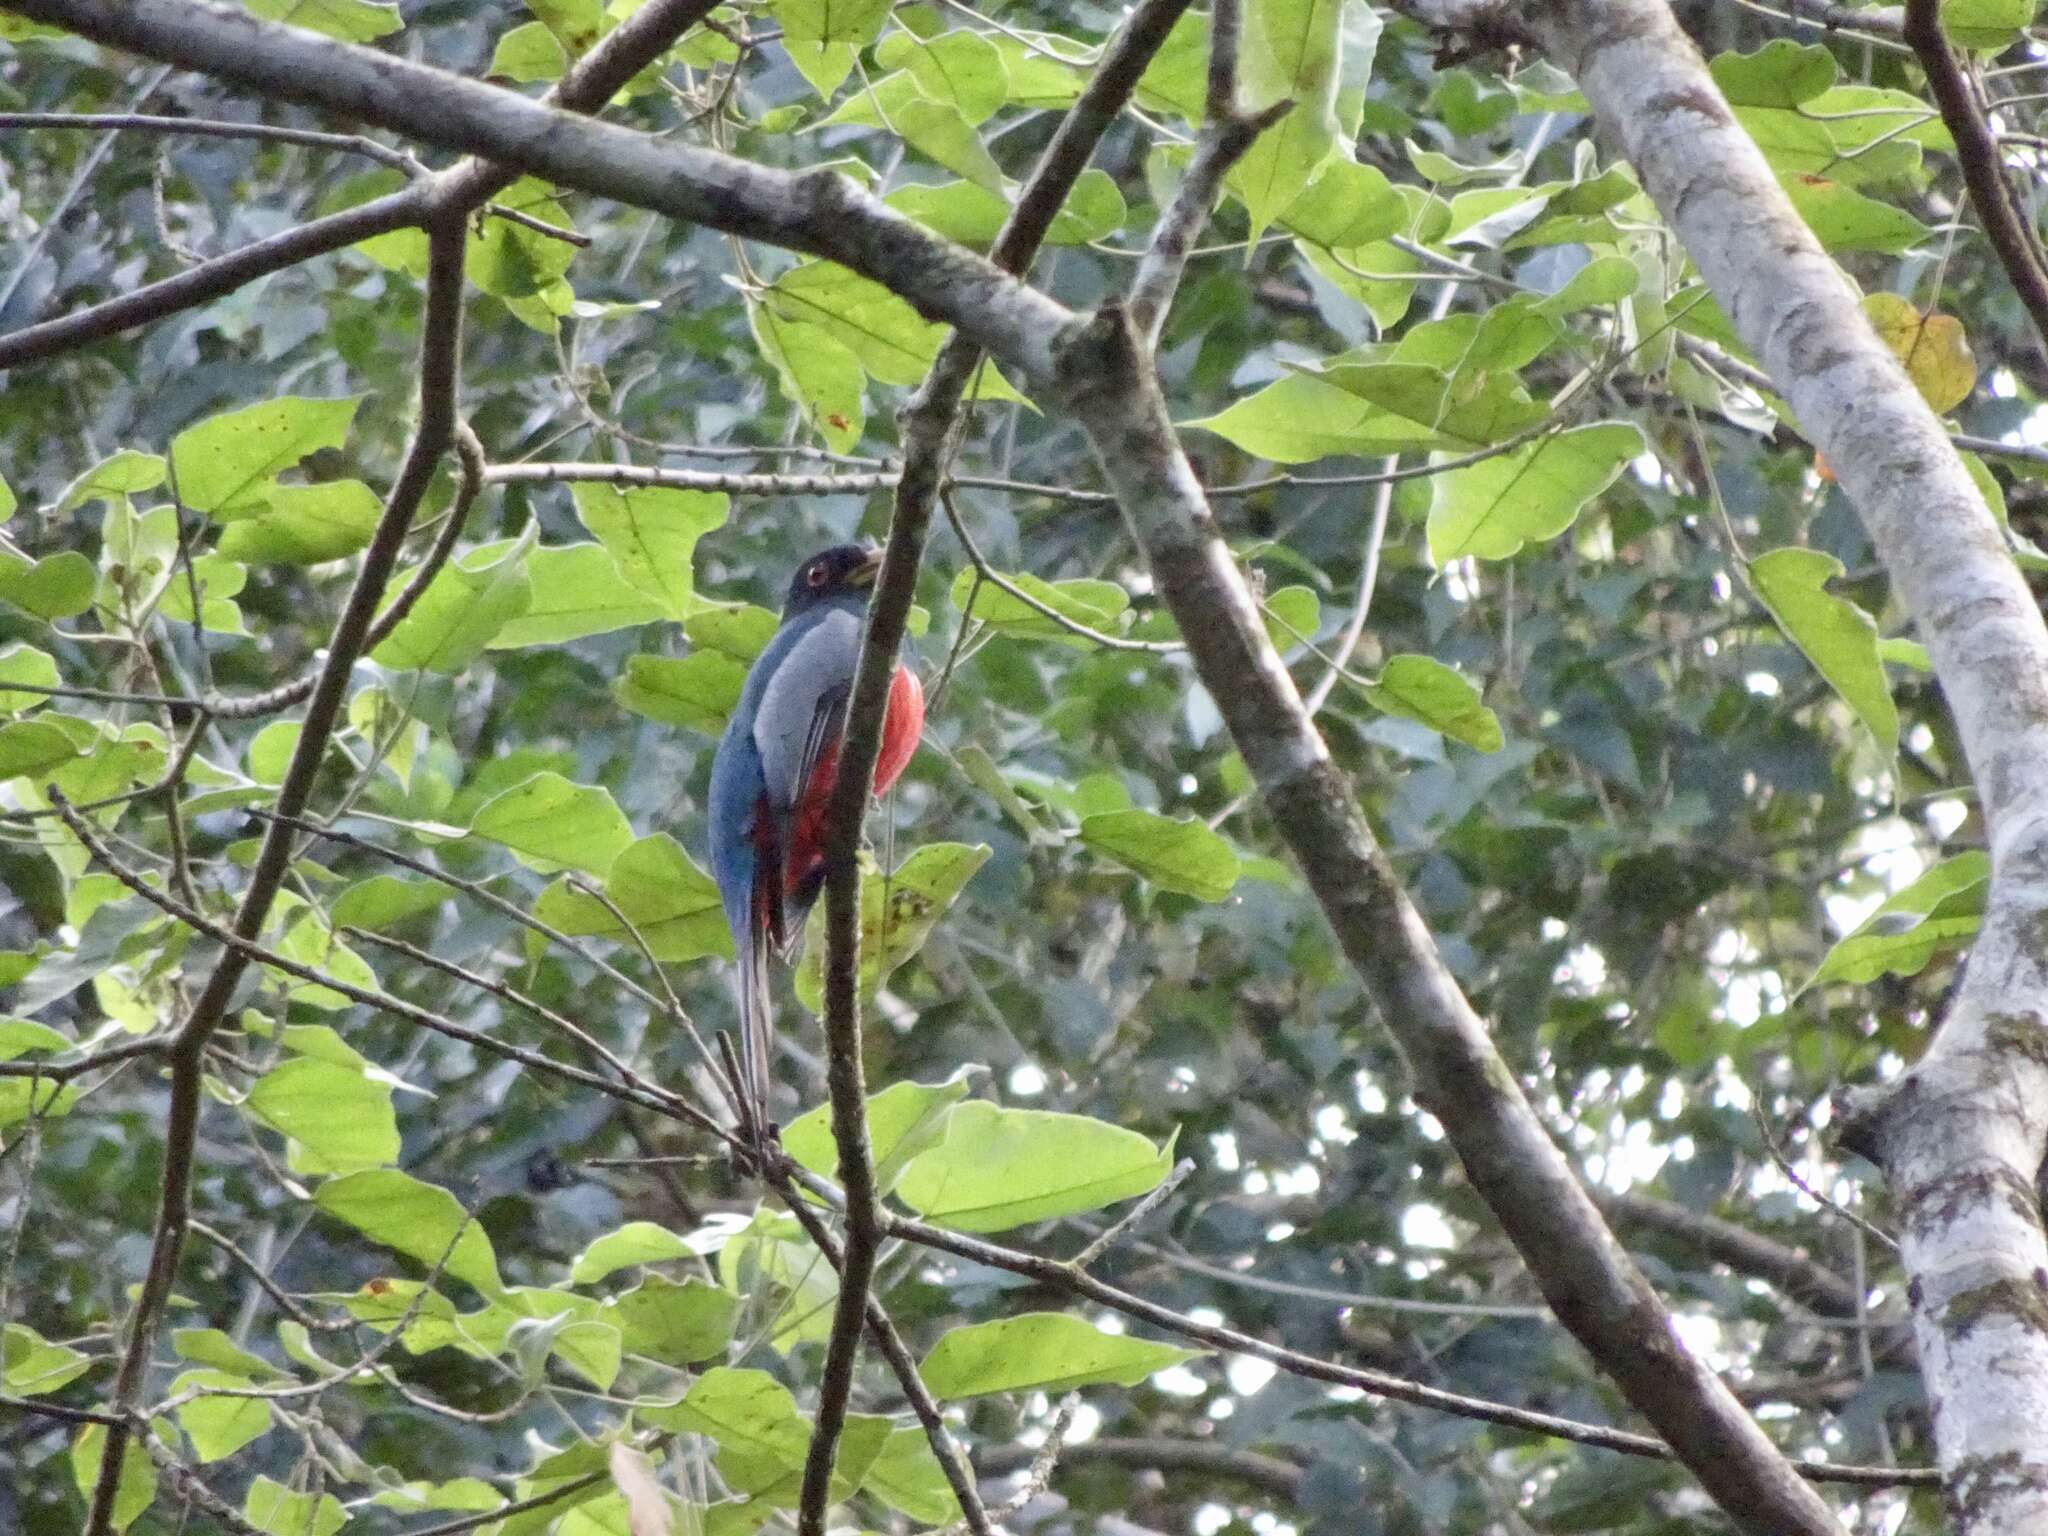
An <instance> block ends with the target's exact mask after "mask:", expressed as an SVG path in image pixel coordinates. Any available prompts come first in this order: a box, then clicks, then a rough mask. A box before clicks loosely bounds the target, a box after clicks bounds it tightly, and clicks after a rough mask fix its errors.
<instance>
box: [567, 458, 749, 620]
mask: <svg viewBox="0 0 2048 1536" xmlns="http://www.w3.org/2000/svg"><path fill="white" fill-rule="evenodd" d="M570 493H571V494H572V495H573V496H574V497H575V500H576V515H577V516H578V517H580V518H582V519H583V526H584V527H586V528H588V529H589V530H590V531H591V533H592V534H593V535H594V536H595V537H596V539H597V541H598V542H599V543H600V544H602V545H604V547H605V548H606V549H607V550H609V551H610V552H611V557H612V560H613V562H614V563H615V564H616V565H617V566H618V570H619V575H620V576H621V577H623V578H624V580H625V582H626V585H628V586H629V587H631V588H632V589H633V590H634V591H636V592H638V593H639V594H640V595H641V596H642V597H645V598H647V599H648V600H649V601H651V602H653V603H656V604H658V605H659V606H660V608H661V611H662V612H663V613H664V614H666V615H667V616H668V617H669V618H671V619H674V620H676V621H678V622H680V621H682V620H683V619H686V618H688V617H689V616H690V613H691V611H692V610H693V609H694V608H696V607H697V606H698V604H697V596H696V577H695V575H694V573H693V570H692V565H691V562H692V560H693V559H694V558H695V554H696V549H697V540H698V539H699V538H701V537H703V535H705V534H707V533H709V532H710V531H711V530H712V529H714V528H717V527H719V526H721V525H722V524H723V523H724V522H725V514H726V509H727V507H728V506H729V505H730V502H731V498H729V497H728V496H726V495H725V493H724V492H722V491H679V490H674V489H672V488H670V487H668V486H640V487H635V488H633V489H630V490H629V489H624V488H621V487H619V486H615V485H606V484H604V483H602V482H601V481H593V480H579V481H577V482H576V483H575V484H574V485H572V486H571V487H570Z"/></svg>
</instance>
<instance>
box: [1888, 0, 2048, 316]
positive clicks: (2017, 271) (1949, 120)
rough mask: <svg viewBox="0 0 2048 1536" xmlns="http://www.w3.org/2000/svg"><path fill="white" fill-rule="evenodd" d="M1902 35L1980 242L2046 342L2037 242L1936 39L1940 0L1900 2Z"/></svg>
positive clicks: (2047, 307)
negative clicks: (1935, 111)
mask: <svg viewBox="0 0 2048 1536" xmlns="http://www.w3.org/2000/svg"><path fill="white" fill-rule="evenodd" d="M1903 35H1904V37H1905V39H1906V41H1907V42H1908V43H1910V44H1911V45H1912V47H1913V52H1914V54H1915V55H1916V56H1917V57H1918V58H1919V60H1920V67H1921V69H1922V70H1924V71H1925V72H1926V74H1927V88H1928V89H1929V90H1930V91H1932V92H1933V93H1934V104H1935V105H1936V106H1937V107H1939V108H1940V109H1941V120H1942V122H1943V123H1945V124H1947V125H1948V131H1949V137H1951V138H1952V139H1954V140H1955V142H1956V163H1957V164H1958V165H1960V166H1961V167H1962V172H1963V185H1964V186H1966V187H1967V188H1968V189H1969V192H1970V203H1971V205H1972V206H1973V207H1974V208H1975V209H1976V210H1977V219H1978V222H1979V223H1981V224H1982V225H1983V226H1984V238H1985V239H1986V240H1988V241H1990V242H1991V249H1992V252H1993V254H1995V255H1996V256H1997V257H1998V264H1999V265H2000V266H2002V267H2004V268H2005V275H2006V277H2007V278H2008V279H2009V280H2010V281H2011V283H2012V286H2013V291H2014V292H2015V293H2016V294H2018V295H2019V300H2020V303H2021V304H2022V305H2023V306H2025V308H2026V311H2027V317H2028V318H2029V319H2031V320H2032V321H2033V322H2034V334H2035V335H2036V336H2038V337H2040V338H2042V339H2043V340H2044V341H2048V265H2044V263H2043V261H2042V255H2041V242H2040V241H2039V240H2038V239H2037V238H2036V237H2035V234H2034V227H2033V225H2032V223H2031V222H2029V221H2028V220H2027V219H2026V218H2025V217H2023V216H2022V215H2021V213H2020V210H2019V206H2018V204H2017V203H2015V202H2014V200H2013V195H2012V188H2011V187H2009V186H2007V185H2006V180H2005V159H2004V157H2003V156H2002V155H2001V154H2000V153H1999V149H1998V140H1997V139H1995V138H1993V137H1992V134H1991V126H1990V124H1988V123H1986V122H1985V121H1984V115H1983V114H1982V113H1981V112H1979V111H1978V110H1977V100H1976V96H1975V93H1974V92H1973V91H1972V90H1971V87H1970V76H1969V73H1968V72H1967V71H1966V70H1965V68H1964V67H1963V64H1962V61H1961V60H1959V59H1958V58H1957V57H1956V54H1955V50H1954V49H1952V48H1950V47H1949V45H1948V38H1947V37H1945V36H1944V35H1943V34H1942V30H1941V3H1940V0H1906V22H1905V29H1904V33H1903Z"/></svg>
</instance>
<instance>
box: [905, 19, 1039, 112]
mask: <svg viewBox="0 0 2048 1536" xmlns="http://www.w3.org/2000/svg"><path fill="white" fill-rule="evenodd" d="M875 62H876V63H877V64H879V65H881V66H882V68H884V69H907V70H908V71H909V72H910V75H911V77H912V78H913V79H915V80H916V81H917V84H918V88H919V89H920V90H922V91H923V92H924V94H925V95H927V96H929V97H930V98H931V99H932V100H933V101H942V102H945V103H946V104H947V105H948V106H951V107H953V108H955V109H957V110H958V111H959V113H960V115H961V116H962V117H964V118H966V119H967V121H968V122H970V123H976V124H979V123H983V122H986V121H987V120H988V119H989V118H991V117H993V116H994V115H995V111H996V109H997V108H998V107H1000V106H1001V105H1002V104H1003V103H1004V102H1005V101H1006V100H1008V99H1009V93H1010V79H1009V71H1008V70H1007V69H1005V68H1004V67H1003V56H1002V54H1001V53H1000V52H999V51H998V50H997V48H996V46H995V44H993V43H992V42H990V41H989V40H988V39H987V38H986V37H984V36H983V35H982V34H981V33H979V32H974V31H970V30H968V29H967V28H965V27H956V28H954V29H953V30H952V31H950V32H941V33H939V35H938V36H936V37H926V38H920V37H918V36H917V35H916V34H915V33H912V32H908V31H901V32H891V33H890V34H889V35H888V36H887V37H885V38H883V39H882V40H881V42H880V43H878V44H877V45H876V46H875Z"/></svg>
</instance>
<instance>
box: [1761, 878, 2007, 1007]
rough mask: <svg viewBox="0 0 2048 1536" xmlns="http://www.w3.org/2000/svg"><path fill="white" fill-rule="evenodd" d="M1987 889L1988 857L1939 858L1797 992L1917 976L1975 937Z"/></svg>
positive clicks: (1873, 915) (1841, 944)
mask: <svg viewBox="0 0 2048 1536" xmlns="http://www.w3.org/2000/svg"><path fill="white" fill-rule="evenodd" d="M1990 890H1991V856H1990V854H1988V853H1985V852H1984V851H1983V850H1981V849H1974V848H1973V849H1971V850H1970V851H1969V852H1967V853H1960V854H1957V855H1956V856H1955V857H1954V858H1950V859H1943V860H1942V861H1941V862H1940V863H1939V864H1936V865H1935V866H1934V867H1933V868H1932V869H1930V870H1928V871H1927V872H1926V873H1925V874H1924V875H1922V876H1921V877H1920V878H1919V879H1918V880H1915V881H1914V882H1913V883H1912V884H1911V885H1908V886H1907V887H1906V888H1905V889H1903V890H1900V891H1896V892H1894V893H1893V894H1892V895H1891V897H1890V898H1888V899H1887V900H1886V901H1885V903H1884V904H1883V905H1882V906H1880V907H1879V908H1878V909H1877V910H1876V911H1875V912H1873V913H1871V914H1870V916H1869V917H1868V918H1866V919H1864V921H1863V922H1862V923H1861V924H1860V925H1859V926H1858V927H1857V929H1856V931H1855V932H1854V933H1852V934H1849V935H1848V936H1847V937H1845V938H1843V939H1841V940H1839V941H1838V942H1837V943H1836V944H1835V945H1834V947H1833V948H1831V949H1830V950H1829V951H1828V952H1827V954H1826V955H1825V956H1824V957H1823V958H1822V960H1821V963H1820V968H1819V969H1818V970H1816V971H1815V972H1814V973H1813V976H1812V977H1811V978H1810V979H1809V980H1808V981H1807V983H1806V985H1805V986H1804V987H1801V988H1800V989H1799V990H1800V991H1801V992H1804V991H1807V990H1808V989H1809V988H1812V987H1817V986H1820V985H1821V984H1822V983H1823V982H1830V981H1843V982H1848V983H1850V984H1851V985H1854V986H1865V985H1868V984H1869V983H1870V982H1873V981H1875V980H1877V978H1878V977H1879V976H1882V975H1884V974H1885V973H1886V972H1890V973H1891V974H1892V975H1894V976H1917V975H1918V974H1919V973H1920V972H1921V971H1923V970H1925V969H1926V968H1927V963H1928V962H1929V961H1930V960H1932V959H1933V958H1934V957H1935V956H1936V955H1938V954H1941V953H1943V952H1944V951H1947V950H1952V949H1959V948H1961V947H1962V946H1963V945H1965V944H1967V943H1969V942H1970V940H1972V939H1974V938H1975V937H1976V936H1977V930H1978V928H1979V927H1980V926H1982V924H1983V921H1984V903H1985V900H1986V898H1987V897H1988V896H1989V894H1990Z"/></svg>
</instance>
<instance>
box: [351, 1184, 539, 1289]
mask: <svg viewBox="0 0 2048 1536" xmlns="http://www.w3.org/2000/svg"><path fill="white" fill-rule="evenodd" d="M313 1203H314V1204H315V1205H317V1206H318V1207H319V1208H320V1209H321V1210H322V1211H324V1212H325V1213H326V1214H327V1215H329V1216H332V1217H334V1218H335V1219H336V1220H338V1221H344V1222H347V1223H348V1224H349V1225H350V1226H352V1227H354V1228H355V1229H356V1230H357V1231H358V1232H360V1233H362V1234H363V1236H365V1237H367V1238H369V1239H370V1240H371V1241H372V1242H377V1243H382V1244H383V1245H384V1246H385V1247H386V1248H390V1249H392V1250H394V1251H395V1252H398V1253H402V1254H404V1255H405V1256H406V1257H407V1258H409V1259H412V1260H414V1261H416V1262H417V1263H419V1264H421V1265H422V1266H424V1267H426V1268H427V1269H429V1270H431V1269H432V1268H433V1267H434V1265H436V1264H441V1265H442V1268H443V1270H444V1272H445V1273H447V1274H450V1275H453V1276H454V1277H455V1278H456V1279H458V1280H462V1281H466V1282H467V1283H469V1284H470V1285H472V1286H474V1287H476V1289H477V1290H479V1291H481V1292H482V1293H483V1294H484V1295H486V1296H491V1297H496V1296H500V1295H502V1294H503V1293H504V1290H505V1283H504V1281H502V1280H500V1279H499V1278H498V1256H497V1254H496V1252H495V1251H494V1250H493V1249H492V1247H491V1240H490V1238H489V1236H488V1235H487V1234H486V1233H485V1232H484V1229H483V1228H482V1227H480V1226H478V1225H477V1224H476V1222H475V1221H474V1220H472V1219H471V1218H470V1217H469V1216H468V1214H467V1213H466V1212H465V1211H464V1210H463V1209H462V1206H461V1204H460V1202H458V1201H457V1200H456V1198H455V1197H454V1196H453V1195H451V1194H449V1193H448V1191H447V1190H445V1189H442V1188H440V1187H438V1186H437V1185H433V1184H424V1183H422V1182H420V1180H418V1179H416V1178H414V1177H413V1176H412V1175H411V1174H409V1173H401V1172H399V1171H398V1170H397V1169H396V1168H372V1169H366V1170H365V1171H363V1172H361V1173H348V1174H343V1175H342V1176H341V1177H340V1178H335V1179H329V1180H328V1181H327V1182H326V1183H324V1184H322V1185H321V1186H320V1190H319V1193H318V1194H316V1195H315V1196H314V1197H313ZM444 1260H445V1263H444V1262H443V1261H444Z"/></svg>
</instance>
